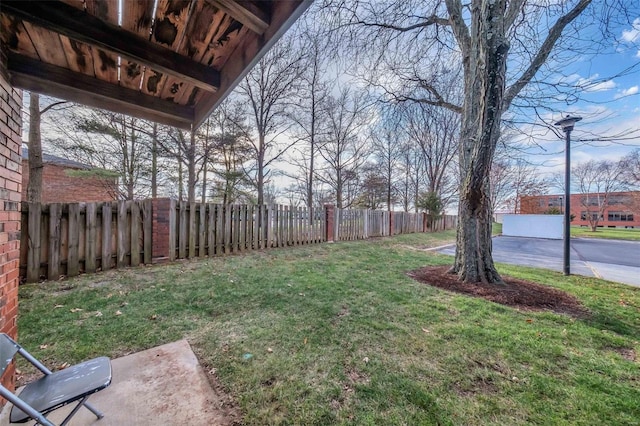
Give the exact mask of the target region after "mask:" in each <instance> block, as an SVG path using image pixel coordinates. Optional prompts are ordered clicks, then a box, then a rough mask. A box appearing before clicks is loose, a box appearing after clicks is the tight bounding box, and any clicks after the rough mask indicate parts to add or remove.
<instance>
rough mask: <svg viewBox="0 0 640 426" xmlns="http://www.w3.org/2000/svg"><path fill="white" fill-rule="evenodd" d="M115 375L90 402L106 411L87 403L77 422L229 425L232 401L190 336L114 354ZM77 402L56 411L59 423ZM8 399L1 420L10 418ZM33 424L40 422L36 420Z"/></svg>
mask: <svg viewBox="0 0 640 426" xmlns="http://www.w3.org/2000/svg"><path fill="white" fill-rule="evenodd" d="M111 364H112V368H113V381H112V383H111V386H109V387H108V388H106V389H105V390H103V391H101V392H98V393H97V394H95V395H92V396H91V398H89V402H90V403H91V404H92V405H94V406H95V407H96V408H97V409H99V410H101V411H102V412H103V413H104V415H105V416H104V418H103V419H101V420H97V419H96V417H95V416H94V415H93V414H92V413H91V412H89V410H87V409H85V408H81V409H80V411H79V412H78V413H77V414H76V415H75V417H73V419H72V421H71V422H70V423H69V425H74V426H86V425H95V426H115V425H117V426H121V425H203V426H204V425H228V424H232V423H233V422H232V419H233V416H230V415H229V414H230V412H231V411H232V410H233V409H232V408H231V407H226V406H224V403H223V402H222V401H224V398H220V396H221V395H219V394H218V393H216V391H215V390H214V389H213V388H212V387H211V385H210V384H209V381H208V380H207V376H206V374H205V372H204V371H203V370H202V368H201V367H200V365H199V363H198V359H197V358H196V356H195V354H194V353H193V351H192V350H191V347H190V346H189V343H188V342H187V341H186V340H180V341H177V342H174V343H169V344H166V345H162V346H158V347H156V348H152V349H148V350H146V351H143V352H138V353H135V354H132V355H128V356H125V357H122V358H118V359H114V360H111ZM72 408H73V405H69V406H67V407H64V408H61V409H59V410H57V411H54V412H53V413H51V414H50V415H49V416H48V418H49V419H50V420H51V421H52V422H53V423H55V424H59V423H60V422H62V420H63V419H64V418H65V416H66V415H67V413H68V412H70V411H71V409H72ZM9 409H10V405H9V404H7V405H6V406H5V407H4V409H3V411H2V413H1V414H0V426H5V425H8V424H9V421H8V419H9ZM28 424H31V425H32V424H34V423H33V422H31V423H28Z"/></svg>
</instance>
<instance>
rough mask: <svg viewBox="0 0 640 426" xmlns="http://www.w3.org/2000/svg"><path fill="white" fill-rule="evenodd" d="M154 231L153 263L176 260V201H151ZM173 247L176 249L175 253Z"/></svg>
mask: <svg viewBox="0 0 640 426" xmlns="http://www.w3.org/2000/svg"><path fill="white" fill-rule="evenodd" d="M151 210H152V218H153V219H152V222H153V223H152V231H151V256H152V262H153V263H160V262H167V261H170V260H175V214H176V208H175V200H172V199H170V198H153V199H152V200H151ZM171 247H173V248H174V250H173V253H172V250H171Z"/></svg>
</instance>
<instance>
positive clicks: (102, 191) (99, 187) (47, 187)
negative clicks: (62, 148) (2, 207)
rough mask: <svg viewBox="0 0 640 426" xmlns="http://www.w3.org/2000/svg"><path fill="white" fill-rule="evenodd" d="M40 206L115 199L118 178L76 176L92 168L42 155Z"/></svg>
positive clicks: (25, 156)
mask: <svg viewBox="0 0 640 426" xmlns="http://www.w3.org/2000/svg"><path fill="white" fill-rule="evenodd" d="M42 163H43V170H42V186H43V188H42V203H43V204H48V203H80V202H84V203H90V202H99V201H113V200H116V199H117V189H118V187H117V185H118V182H117V179H116V178H114V177H100V176H95V175H94V176H91V175H90V174H89V176H86V175H79V174H78V173H74V171H91V170H94V169H93V167H91V166H89V165H86V164H82V163H78V162H77V161H71V160H67V159H66V158H61V157H56V156H55V155H48V154H42ZM28 182H29V150H28V149H26V148H22V201H26V200H27V183H28Z"/></svg>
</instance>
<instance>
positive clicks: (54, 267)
mask: <svg viewBox="0 0 640 426" xmlns="http://www.w3.org/2000/svg"><path fill="white" fill-rule="evenodd" d="M61 219H62V208H61V206H60V204H57V203H54V204H51V205H50V206H49V251H48V254H49V258H48V268H47V270H48V274H47V278H48V277H58V276H60V232H61V226H62V224H61Z"/></svg>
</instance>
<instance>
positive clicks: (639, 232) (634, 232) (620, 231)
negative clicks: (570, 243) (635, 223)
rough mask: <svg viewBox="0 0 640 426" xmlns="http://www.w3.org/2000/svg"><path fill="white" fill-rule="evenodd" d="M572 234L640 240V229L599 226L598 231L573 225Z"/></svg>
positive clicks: (582, 236) (581, 236)
mask: <svg viewBox="0 0 640 426" xmlns="http://www.w3.org/2000/svg"><path fill="white" fill-rule="evenodd" d="M571 236H572V237H580V238H607V239H610V240H630V241H640V229H635V228H634V229H630V228H629V229H624V228H597V229H596V232H592V231H591V228H583V227H579V226H572V227H571Z"/></svg>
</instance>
